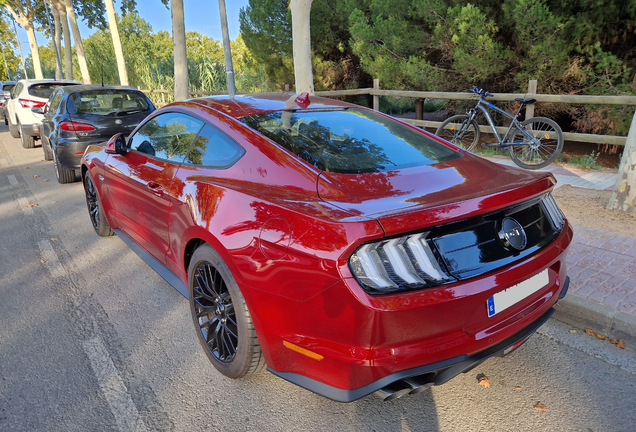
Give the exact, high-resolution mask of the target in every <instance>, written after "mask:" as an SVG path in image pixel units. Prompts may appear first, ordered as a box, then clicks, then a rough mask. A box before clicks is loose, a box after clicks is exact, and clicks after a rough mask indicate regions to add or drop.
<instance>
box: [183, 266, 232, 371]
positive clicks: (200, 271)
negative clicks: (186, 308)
mask: <svg viewBox="0 0 636 432" xmlns="http://www.w3.org/2000/svg"><path fill="white" fill-rule="evenodd" d="M194 278H195V280H194V284H193V290H194V303H195V305H194V309H195V311H196V316H197V320H198V323H199V328H200V330H201V333H202V336H203V339H204V340H205V342H206V344H207V346H208V349H209V350H210V352H211V353H212V355H213V356H214V357H215V358H216V359H217V360H219V361H220V362H222V363H230V362H232V360H234V358H235V357H236V350H237V348H238V323H237V322H236V312H235V311H234V304H233V303H232V296H231V295H230V293H229V292H228V290H227V285H226V284H225V281H224V280H223V278H222V277H221V275H220V274H219V272H218V271H217V270H216V268H214V267H213V266H212V265H211V264H210V263H208V262H205V261H204V262H201V263H199V264H198V265H197V267H196V269H195V270H194Z"/></svg>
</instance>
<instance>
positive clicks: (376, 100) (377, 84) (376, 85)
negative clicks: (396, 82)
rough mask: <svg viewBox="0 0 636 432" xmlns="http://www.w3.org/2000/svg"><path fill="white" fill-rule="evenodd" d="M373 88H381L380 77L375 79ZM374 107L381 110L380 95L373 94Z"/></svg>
mask: <svg viewBox="0 0 636 432" xmlns="http://www.w3.org/2000/svg"><path fill="white" fill-rule="evenodd" d="M373 88H374V89H375V90H380V80H379V79H378V78H374V79H373ZM373 109H374V110H376V111H380V96H378V95H373Z"/></svg>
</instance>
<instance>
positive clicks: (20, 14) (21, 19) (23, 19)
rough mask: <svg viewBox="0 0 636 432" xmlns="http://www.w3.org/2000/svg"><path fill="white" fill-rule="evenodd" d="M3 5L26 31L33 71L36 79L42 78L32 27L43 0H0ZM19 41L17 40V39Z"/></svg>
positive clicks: (36, 43) (38, 53)
mask: <svg viewBox="0 0 636 432" xmlns="http://www.w3.org/2000/svg"><path fill="white" fill-rule="evenodd" d="M0 5H3V6H4V7H5V8H6V9H7V10H8V11H9V13H11V15H12V16H13V19H15V20H16V21H17V22H18V24H20V25H21V26H22V27H23V28H24V29H25V30H26V32H27V38H28V39H29V46H30V47H31V58H32V59H33V71H34V72H35V77H36V78H37V79H42V78H43V75H42V64H41V63H40V51H39V50H38V42H37V40H36V39H35V28H34V27H33V19H34V18H35V14H36V12H37V10H38V9H39V8H41V7H42V6H43V5H44V1H43V0H34V1H31V0H26V2H24V3H23V2H22V1H20V0H2V1H1V2H0ZM18 43H19V41H18Z"/></svg>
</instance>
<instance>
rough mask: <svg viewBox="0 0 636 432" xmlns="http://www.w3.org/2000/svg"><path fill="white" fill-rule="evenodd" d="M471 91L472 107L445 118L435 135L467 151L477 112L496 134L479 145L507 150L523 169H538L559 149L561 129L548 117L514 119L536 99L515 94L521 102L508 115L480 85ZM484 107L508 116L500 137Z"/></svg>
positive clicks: (476, 136)
mask: <svg viewBox="0 0 636 432" xmlns="http://www.w3.org/2000/svg"><path fill="white" fill-rule="evenodd" d="M471 91H472V92H473V93H475V94H477V95H479V100H478V101H477V104H476V105H475V107H474V108H471V109H470V110H469V111H468V113H466V114H457V115H454V116H452V117H449V118H447V119H446V120H444V122H443V123H442V124H441V125H440V127H439V128H437V131H436V132H435V135H437V136H439V137H441V138H444V139H446V140H448V141H450V142H452V143H453V144H455V145H456V146H459V147H462V148H464V149H466V150H468V151H471V150H472V149H473V148H475V146H476V145H477V144H478V143H479V137H480V131H479V125H478V124H477V122H476V121H475V117H476V116H477V114H478V112H482V113H483V114H484V116H485V117H486V121H487V122H488V125H489V126H490V128H491V129H492V133H493V134H494V135H495V137H496V138H497V142H496V143H494V144H485V143H484V144H482V146H483V147H495V146H496V147H497V149H498V150H499V151H505V150H508V152H509V153H510V158H511V159H512V160H513V162H514V163H515V164H517V165H518V166H520V167H522V168H526V169H538V168H542V167H545V166H547V165H550V164H551V163H552V162H554V161H555V160H556V158H557V157H558V156H559V154H560V153H561V150H563V131H562V130H561V128H560V127H559V125H558V124H557V123H556V122H555V121H553V120H550V119H549V118H545V117H533V118H530V119H527V120H524V121H519V120H517V117H519V113H520V112H521V110H522V109H523V107H524V106H525V105H530V104H533V103H535V102H536V101H537V100H536V99H531V98H528V99H524V98H516V99H515V100H516V101H518V102H520V103H521V106H520V107H519V109H518V110H517V112H516V113H515V115H510V114H508V113H507V112H506V111H504V110H502V109H501V108H499V107H497V106H495V105H493V104H491V103H489V102H487V101H486V98H487V97H489V96H492V94H490V93H489V92H487V91H486V90H484V89H480V88H477V87H476V86H473V88H472V89H471ZM488 109H491V110H493V111H496V112H498V113H500V114H502V115H504V116H506V117H507V118H509V119H510V120H511V122H510V126H509V127H508V130H507V131H506V133H505V134H504V136H503V137H502V136H501V135H499V132H498V131H497V128H496V126H495V123H494V121H493V119H492V116H491V115H490V113H489V112H488Z"/></svg>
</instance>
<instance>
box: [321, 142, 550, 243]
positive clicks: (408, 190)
mask: <svg viewBox="0 0 636 432" xmlns="http://www.w3.org/2000/svg"><path fill="white" fill-rule="evenodd" d="M555 183H556V180H555V179H554V177H553V176H552V174H550V173H545V172H533V171H527V170H522V169H520V168H514V167H508V166H505V165H499V164H496V163H493V162H490V161H488V160H487V159H483V158H481V157H478V156H475V155H472V154H470V153H464V155H463V156H462V157H460V158H457V159H454V160H452V161H448V162H442V163H438V164H435V165H428V166H421V167H415V168H408V169H403V170H397V171H385V172H379V173H370V174H356V175H351V174H335V173H327V172H323V173H321V174H320V176H319V178H318V184H317V188H318V194H319V195H320V198H321V199H322V200H324V201H326V202H328V203H330V204H332V205H334V206H336V207H339V208H341V209H342V210H345V211H347V212H349V213H350V214H351V217H352V218H355V219H376V220H378V222H379V223H380V225H381V226H382V228H383V229H384V231H385V232H386V234H387V235H395V234H399V233H402V232H406V231H412V230H416V229H422V228H426V227H430V226H436V225H440V224H443V223H448V222H453V221H456V220H460V219H465V218H468V217H472V216H476V215H478V214H483V213H489V212H491V211H496V210H499V209H501V208H504V207H507V206H510V205H514V204H515V203H518V202H522V201H525V200H526V199H528V198H531V197H533V196H537V195H539V194H541V193H544V192H546V191H547V190H549V189H550V188H552V187H553V186H554V185H555Z"/></svg>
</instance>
